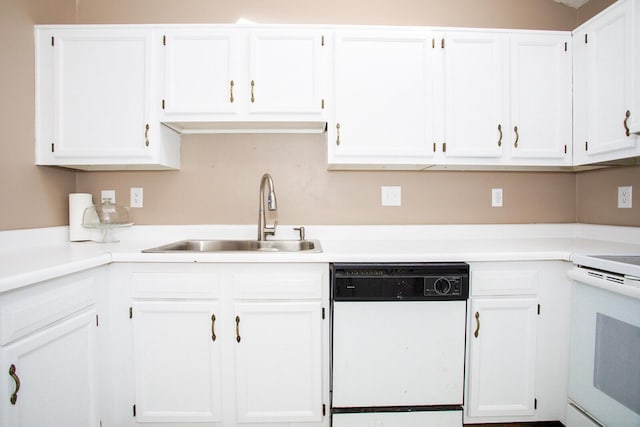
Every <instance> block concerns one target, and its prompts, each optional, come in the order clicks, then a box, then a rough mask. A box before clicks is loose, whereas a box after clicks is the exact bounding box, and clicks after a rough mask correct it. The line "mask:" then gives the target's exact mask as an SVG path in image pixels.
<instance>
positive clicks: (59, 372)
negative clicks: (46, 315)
mask: <svg viewBox="0 0 640 427" xmlns="http://www.w3.org/2000/svg"><path fill="white" fill-rule="evenodd" d="M0 361H1V362H2V387H1V388H0V399H1V402H0V420H1V421H2V422H0V424H2V425H3V426H13V427H18V426H23V427H32V426H50V427H68V426H93V427H97V426H98V425H99V424H100V419H99V415H98V401H97V392H98V390H97V381H96V312H95V310H94V309H91V310H88V311H85V312H83V313H81V314H77V315H74V316H72V317H70V318H68V319H67V320H65V321H64V322H61V323H57V324H55V325H54V326H51V327H48V328H46V329H44V330H42V331H41V332H38V333H36V334H33V335H29V336H27V337H26V338H23V339H21V340H18V341H16V342H15V343H13V344H10V345H8V346H5V347H2V348H0ZM10 367H13V368H14V369H11V371H12V372H13V373H12V374H11V372H9V371H10ZM12 376H13V377H15V379H14V378H12ZM17 381H19V383H20V387H19V389H18V387H17ZM15 391H17V393H15V404H11V403H10V399H11V395H12V394H14V392H15Z"/></svg>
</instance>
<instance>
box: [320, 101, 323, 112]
mask: <svg viewBox="0 0 640 427" xmlns="http://www.w3.org/2000/svg"><path fill="white" fill-rule="evenodd" d="M320 106H321V107H322V109H323V110H324V99H323V100H322V102H321V103H320Z"/></svg>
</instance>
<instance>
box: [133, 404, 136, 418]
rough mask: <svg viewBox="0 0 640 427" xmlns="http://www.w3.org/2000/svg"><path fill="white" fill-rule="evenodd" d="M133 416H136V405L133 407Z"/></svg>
mask: <svg viewBox="0 0 640 427" xmlns="http://www.w3.org/2000/svg"><path fill="white" fill-rule="evenodd" d="M133 416H134V417H135V416H136V405H135V404H134V405H133Z"/></svg>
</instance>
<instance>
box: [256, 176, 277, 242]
mask: <svg viewBox="0 0 640 427" xmlns="http://www.w3.org/2000/svg"><path fill="white" fill-rule="evenodd" d="M265 184H269V196H268V197H267V209H269V210H270V211H277V210H278V204H277V202H276V193H275V188H274V187H273V179H272V178H271V175H269V174H268V173H265V174H264V175H262V179H261V180H260V207H259V212H258V240H266V236H268V235H270V236H273V235H274V234H276V226H277V225H278V220H277V219H276V220H275V221H274V222H273V227H269V226H268V225H267V221H266V219H265V213H264V186H265Z"/></svg>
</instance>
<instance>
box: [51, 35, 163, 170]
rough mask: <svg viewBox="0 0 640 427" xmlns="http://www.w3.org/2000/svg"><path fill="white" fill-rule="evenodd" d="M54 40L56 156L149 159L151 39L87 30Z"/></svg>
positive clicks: (141, 36) (53, 142) (53, 147)
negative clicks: (148, 127)
mask: <svg viewBox="0 0 640 427" xmlns="http://www.w3.org/2000/svg"><path fill="white" fill-rule="evenodd" d="M52 40H53V41H52V44H53V46H52V49H54V70H53V73H54V83H53V85H54V88H53V102H54V105H53V112H54V116H55V119H54V137H53V141H51V143H52V144H54V145H52V151H53V155H54V156H55V157H56V158H92V159H100V158H103V159H104V158H108V159H115V158H118V157H127V158H132V157H143V158H144V157H147V156H149V155H150V152H149V148H148V145H147V144H146V142H147V141H148V137H149V132H148V129H147V125H149V126H150V116H151V115H150V109H151V105H150V99H151V92H150V91H151V85H150V81H151V78H150V70H151V34H150V33H149V32H148V31H144V30H119V31H113V30H106V29H105V30H84V31H69V32H61V33H59V34H55V35H54V38H53V39H52Z"/></svg>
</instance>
